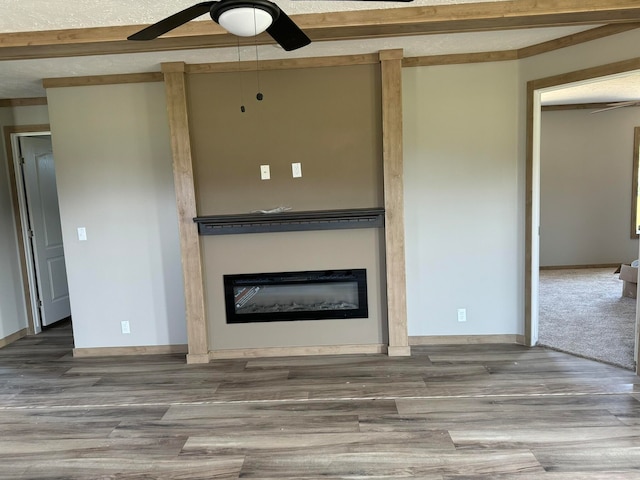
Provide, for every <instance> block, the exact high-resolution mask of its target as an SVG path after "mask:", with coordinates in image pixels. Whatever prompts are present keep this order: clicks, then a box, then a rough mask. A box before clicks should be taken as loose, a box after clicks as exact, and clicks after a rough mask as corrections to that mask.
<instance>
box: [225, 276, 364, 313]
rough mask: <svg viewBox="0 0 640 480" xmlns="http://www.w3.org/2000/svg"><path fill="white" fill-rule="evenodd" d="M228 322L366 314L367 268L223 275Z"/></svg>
mask: <svg viewBox="0 0 640 480" xmlns="http://www.w3.org/2000/svg"><path fill="white" fill-rule="evenodd" d="M224 294H225V307H226V313H227V323H250V322H275V321H292V320H320V319H337V318H367V317H368V307H367V274H366V269H354V270H321V271H305V272H279V273H257V274H243V275H224Z"/></svg>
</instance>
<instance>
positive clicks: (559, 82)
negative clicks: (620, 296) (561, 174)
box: [524, 58, 640, 375]
mask: <svg viewBox="0 0 640 480" xmlns="http://www.w3.org/2000/svg"><path fill="white" fill-rule="evenodd" d="M639 69H640V58H637V59H634V60H631V61H624V62H619V63H614V64H610V65H604V66H602V67H596V68H591V69H586V70H581V71H577V72H570V73H566V74H561V75H558V76H555V77H548V78H543V79H539V80H532V81H530V82H528V83H527V97H528V98H527V138H528V142H527V188H526V190H527V198H526V202H525V203H526V209H527V212H526V234H525V238H526V245H525V261H526V264H525V328H524V330H525V343H526V344H527V345H528V346H534V345H535V344H536V342H537V341H538V320H539V318H538V303H539V295H538V293H539V292H538V284H539V270H540V124H541V113H542V107H541V101H540V100H541V96H542V93H543V92H545V91H552V90H558V89H561V88H566V87H567V86H569V85H579V84H585V83H591V82H594V81H598V80H602V79H604V78H606V77H615V76H624V75H628V74H630V73H632V72H640V70H639ZM639 247H640V246H639ZM638 256H639V258H640V248H639V252H638ZM639 300H640V299H639ZM639 310H640V308H638V300H637V301H636V329H635V351H634V359H635V361H636V374H639V375H640V365H639V364H640V356H639V352H638V347H639V345H640V311H639Z"/></svg>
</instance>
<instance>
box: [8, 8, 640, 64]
mask: <svg viewBox="0 0 640 480" xmlns="http://www.w3.org/2000/svg"><path fill="white" fill-rule="evenodd" d="M292 18H293V20H294V21H295V22H296V23H297V24H298V25H299V26H300V27H301V28H302V29H303V30H304V31H305V33H306V34H307V35H308V36H309V37H310V38H311V39H312V40H313V41H316V42H317V41H335V40H359V39H371V38H380V37H396V36H407V35H428V34H437V33H461V32H477V31H495V30H512V29H523V28H539V27H553V26H578V25H598V24H618V23H631V22H640V2H639V1H638V0H510V1H504V2H486V3H466V4H454V5H437V6H428V7H426V6H420V7H404V8H393V9H384V10H364V11H349V12H330V13H313V14H303V15H292ZM142 27H143V26H142V25H133V26H131V25H129V26H116V27H95V28H83V29H68V30H49V31H40V32H17V33H6V34H0V60H17V59H36V58H55V57H69V56H84V55H107V54H119V53H140V52H153V51H168V50H184V49H198V48H216V47H234V46H236V45H237V42H238V40H237V37H235V36H232V35H230V34H228V33H226V32H225V31H224V30H223V29H222V28H221V27H220V26H218V25H217V24H215V23H214V22H212V21H198V22H190V23H188V24H186V25H183V26H182V27H179V28H177V29H175V30H173V31H172V32H170V33H168V34H167V35H165V36H164V37H162V38H159V39H156V40H154V41H150V42H131V41H127V40H126V38H127V36H129V35H131V34H132V33H134V32H136V31H138V30H139V29H141V28H142ZM256 40H257V44H272V43H274V42H273V40H272V39H271V38H270V37H269V36H268V35H265V34H262V35H260V36H258V37H257V39H254V38H250V39H242V40H241V44H243V43H246V44H250V45H254V44H255V43H256Z"/></svg>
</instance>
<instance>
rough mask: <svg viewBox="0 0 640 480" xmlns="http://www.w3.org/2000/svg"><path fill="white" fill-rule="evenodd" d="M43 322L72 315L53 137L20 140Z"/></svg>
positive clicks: (47, 322) (49, 323)
mask: <svg viewBox="0 0 640 480" xmlns="http://www.w3.org/2000/svg"><path fill="white" fill-rule="evenodd" d="M20 151H21V154H22V157H23V161H24V163H23V165H22V167H23V176H24V183H25V192H26V196H27V208H28V211H29V227H30V229H31V232H33V233H32V239H31V240H32V241H31V244H32V248H33V258H34V267H35V271H36V283H37V288H38V293H37V295H38V300H39V303H40V321H41V323H42V325H44V326H46V325H51V324H52V323H55V322H57V321H59V320H62V319H63V318H67V317H68V316H70V315H71V307H70V304H69V288H68V285H67V269H66V266H65V262H64V250H63V245H62V227H61V225H60V210H59V208H58V190H57V187H56V174H55V165H54V161H53V150H52V148H51V137H27V136H25V137H20Z"/></svg>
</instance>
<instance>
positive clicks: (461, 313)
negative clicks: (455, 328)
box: [458, 308, 467, 322]
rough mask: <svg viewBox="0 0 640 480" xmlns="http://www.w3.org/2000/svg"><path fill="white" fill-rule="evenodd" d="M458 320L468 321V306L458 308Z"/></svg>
mask: <svg viewBox="0 0 640 480" xmlns="http://www.w3.org/2000/svg"><path fill="white" fill-rule="evenodd" d="M458 321H459V322H466V321H467V309H466V308H459V309H458Z"/></svg>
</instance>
